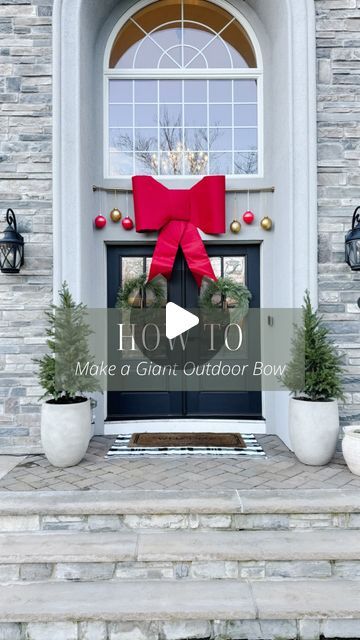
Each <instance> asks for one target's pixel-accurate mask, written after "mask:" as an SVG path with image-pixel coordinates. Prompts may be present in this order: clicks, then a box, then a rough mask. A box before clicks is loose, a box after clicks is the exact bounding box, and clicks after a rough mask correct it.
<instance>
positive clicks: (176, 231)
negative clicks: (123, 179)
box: [132, 176, 225, 287]
mask: <svg viewBox="0 0 360 640" xmlns="http://www.w3.org/2000/svg"><path fill="white" fill-rule="evenodd" d="M132 183H133V194H134V208H135V222H136V231H160V233H159V237H158V241H157V243H156V247H155V251H154V255H153V259H152V262H151V267H150V273H149V280H152V279H153V278H155V276H157V275H159V274H162V275H164V276H165V277H166V278H170V276H171V272H172V269H173V266H174V261H175V258H176V254H177V251H178V248H179V246H180V247H181V248H182V251H183V253H184V256H185V258H186V262H187V264H188V266H189V269H190V270H191V272H192V274H193V276H194V278H195V280H196V282H197V285H198V286H199V287H200V286H201V282H202V279H203V277H204V276H206V277H207V278H210V279H211V280H216V276H215V274H214V271H213V268H212V266H211V262H210V260H209V257H208V255H207V253H206V249H205V246H204V243H203V241H202V239H201V237H200V234H199V231H198V229H201V230H202V231H203V232H204V233H209V234H218V233H225V176H206V177H205V178H202V180H200V181H199V182H198V183H197V184H195V185H194V186H193V187H192V188H191V189H167V187H164V185H162V184H161V183H160V182H158V181H157V180H155V179H154V178H153V177H152V176H134V177H133V179H132Z"/></svg>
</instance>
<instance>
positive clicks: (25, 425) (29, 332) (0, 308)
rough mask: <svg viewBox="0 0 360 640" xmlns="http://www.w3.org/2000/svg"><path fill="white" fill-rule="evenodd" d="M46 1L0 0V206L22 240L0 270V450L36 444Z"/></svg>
mask: <svg viewBox="0 0 360 640" xmlns="http://www.w3.org/2000/svg"><path fill="white" fill-rule="evenodd" d="M51 5H52V0H0V76H1V80H0V91H1V94H0V103H1V112H0V132H1V133H0V135H1V138H0V145H1V148H0V178H1V180H0V211H1V226H0V228H1V230H3V228H4V224H3V217H4V213H5V211H6V207H8V206H10V207H12V208H13V209H14V211H15V213H16V215H17V219H18V226H19V230H20V231H21V232H22V233H23V235H24V238H25V242H26V247H25V251H26V255H25V258H26V262H25V266H24V268H23V269H22V270H21V272H20V274H19V275H17V276H5V275H1V274H0V451H7V450H8V451H16V450H25V451H29V450H30V449H31V447H33V446H34V445H38V443H39V417H40V416H39V403H38V397H39V395H40V389H39V388H38V386H37V382H36V380H35V379H34V364H33V362H32V358H33V357H34V356H36V355H37V354H39V353H40V351H41V350H42V349H43V344H44V313H43V312H44V309H45V308H46V307H47V306H48V304H49V303H50V302H51V299H52V202H51V199H52V193H51V160H52V158H51V137H52V132H51V127H52V120H51V108H52V107H51V101H52V96H51V38H52V29H51V14H52V6H51Z"/></svg>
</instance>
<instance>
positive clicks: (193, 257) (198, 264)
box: [180, 223, 217, 288]
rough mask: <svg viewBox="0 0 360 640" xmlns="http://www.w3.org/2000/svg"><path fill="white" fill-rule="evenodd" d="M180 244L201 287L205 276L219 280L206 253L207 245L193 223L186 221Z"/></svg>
mask: <svg viewBox="0 0 360 640" xmlns="http://www.w3.org/2000/svg"><path fill="white" fill-rule="evenodd" d="M180 246H181V248H182V250H183V253H184V256H185V258H186V262H187V264H188V267H189V269H190V271H191V273H192V274H193V276H194V278H195V280H196V284H197V286H198V287H199V288H200V287H201V283H202V279H203V278H204V277H206V278H210V280H217V277H216V275H215V273H214V270H213V268H212V265H211V262H210V260H209V256H208V254H207V253H206V249H205V245H204V243H203V241H202V239H201V236H200V234H199V232H198V230H197V228H196V227H195V226H194V225H193V224H191V223H186V226H185V229H184V231H183V234H182V236H181V240H180Z"/></svg>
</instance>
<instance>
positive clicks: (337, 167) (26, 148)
mask: <svg viewBox="0 0 360 640" xmlns="http://www.w3.org/2000/svg"><path fill="white" fill-rule="evenodd" d="M74 1H75V0H74ZM263 1H264V2H265V1H266V0H263ZM51 5H52V2H51V0H0V20H1V24H0V56H1V60H0V71H1V75H2V76H4V78H3V79H2V80H1V82H0V91H1V97H0V102H1V103H2V104H1V115H0V119H1V138H0V144H1V152H0V162H1V165H0V171H1V178H2V181H1V184H0V199H1V202H0V208H1V211H2V212H3V213H5V210H6V207H7V206H11V207H13V208H14V210H15V212H16V213H17V216H18V221H19V223H20V225H19V226H20V230H23V231H24V237H25V241H26V249H25V250H26V264H25V267H24V268H23V269H22V271H21V274H20V275H19V276H4V275H0V450H3V451H4V450H5V451H6V448H8V450H11V451H14V452H15V451H16V450H26V451H30V449H31V448H32V447H37V446H38V442H39V404H38V396H39V394H40V389H39V388H38V386H37V383H36V379H34V365H33V363H32V358H33V357H34V356H36V355H37V354H38V353H39V352H40V351H41V350H42V348H43V343H44V317H43V311H44V309H45V308H46V307H47V305H48V304H49V302H50V301H51V297H52V291H51V283H52V273H51V264H52V258H51V254H52V237H51V228H52V227H51V12H52V7H51ZM359 8H360V2H359V0H316V10H317V38H318V41H317V47H318V79H319V84H318V120H319V125H318V137H319V234H320V242H319V284H320V303H321V309H322V311H323V312H324V314H325V316H326V319H327V321H328V322H329V323H330V326H331V329H332V331H333V333H334V335H335V336H336V340H337V342H338V343H339V345H340V347H341V348H342V349H343V350H344V352H345V355H344V360H345V361H346V365H347V370H348V372H349V374H351V379H350V377H349V379H348V381H347V404H346V406H345V407H344V410H343V416H344V418H345V419H346V421H349V419H352V420H356V419H358V417H359V416H358V413H359V409H360V385H359V388H358V391H357V388H356V387H357V384H358V382H359V381H360V351H358V348H359V346H360V340H359V336H358V326H357V325H358V320H359V315H360V314H359V310H358V308H357V306H356V300H357V298H358V297H359V295H360V286H359V281H360V277H356V276H354V275H353V274H352V273H351V272H350V271H349V270H348V268H347V267H346V265H344V264H343V236H344V231H345V229H346V228H347V227H348V225H349V221H350V217H351V213H352V211H353V209H354V207H355V204H359V201H358V200H360V199H359V195H360V174H359V146H358V142H359V137H360V123H359V111H360V97H359V92H358V88H359V84H360V72H359V69H360V34H359V30H360V17H359ZM2 228H3V225H1V229H2ZM302 232H303V231H302V230H299V233H302Z"/></svg>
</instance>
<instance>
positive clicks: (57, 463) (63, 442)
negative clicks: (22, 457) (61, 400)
mask: <svg viewBox="0 0 360 640" xmlns="http://www.w3.org/2000/svg"><path fill="white" fill-rule="evenodd" d="M90 437H91V410H90V400H85V401H84V402H76V403H73V404H50V403H49V402H45V403H44V404H43V405H42V412H41V442H42V446H43V449H44V453H45V455H46V457H47V459H48V460H49V462H50V463H51V464H52V465H54V467H72V466H74V465H76V464H78V463H79V462H80V461H81V460H82V459H83V457H84V455H85V453H86V451H87V448H88V445H89V441H90Z"/></svg>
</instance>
